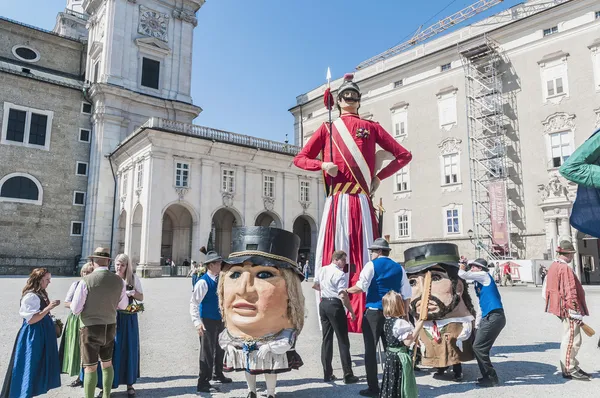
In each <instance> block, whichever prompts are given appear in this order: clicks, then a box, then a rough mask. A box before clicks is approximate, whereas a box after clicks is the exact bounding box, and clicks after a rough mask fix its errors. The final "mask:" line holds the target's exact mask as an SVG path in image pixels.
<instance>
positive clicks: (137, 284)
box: [133, 274, 144, 294]
mask: <svg viewBox="0 0 600 398" xmlns="http://www.w3.org/2000/svg"><path fill="white" fill-rule="evenodd" d="M133 289H134V290H135V291H136V292H138V293H140V294H144V289H142V280H141V279H140V278H139V277H138V276H137V274H133Z"/></svg>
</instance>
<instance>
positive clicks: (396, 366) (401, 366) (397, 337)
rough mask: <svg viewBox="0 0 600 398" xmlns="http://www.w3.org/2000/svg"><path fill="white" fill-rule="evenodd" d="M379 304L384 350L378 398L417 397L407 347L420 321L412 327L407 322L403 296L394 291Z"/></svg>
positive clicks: (419, 326)
mask: <svg viewBox="0 0 600 398" xmlns="http://www.w3.org/2000/svg"><path fill="white" fill-rule="evenodd" d="M382 304H383V315H384V316H385V323H384V324H383V334H384V337H385V341H386V343H387V348H386V350H385V354H386V355H385V368H384V370H383V380H382V381H381V389H380V390H379V398H417V396H418V395H419V394H418V389H417V381H416V379H415V373H414V369H413V363H412V358H411V355H410V351H409V349H408V347H409V346H410V345H411V344H412V342H413V341H414V340H415V337H416V336H418V334H419V332H420V330H421V328H422V327H423V321H418V322H417V324H416V326H415V327H413V325H412V324H410V323H409V322H408V321H407V320H406V318H405V317H406V310H405V308H404V300H403V299H402V295H401V294H399V293H396V292H395V291H393V290H390V291H389V292H388V293H387V294H386V295H385V296H383V299H382Z"/></svg>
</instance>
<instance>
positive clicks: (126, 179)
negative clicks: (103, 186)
mask: <svg viewBox="0 0 600 398" xmlns="http://www.w3.org/2000/svg"><path fill="white" fill-rule="evenodd" d="M128 183H129V171H125V172H123V190H122V191H121V195H127V188H128Z"/></svg>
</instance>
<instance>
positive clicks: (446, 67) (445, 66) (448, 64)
mask: <svg viewBox="0 0 600 398" xmlns="http://www.w3.org/2000/svg"><path fill="white" fill-rule="evenodd" d="M450 69H452V63H450V62H449V63H447V64H444V65H442V66H440V70H441V71H442V72H444V71H447V70H450Z"/></svg>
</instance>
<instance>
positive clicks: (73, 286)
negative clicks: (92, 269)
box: [65, 281, 80, 303]
mask: <svg viewBox="0 0 600 398" xmlns="http://www.w3.org/2000/svg"><path fill="white" fill-rule="evenodd" d="M79 282H80V281H76V282H73V283H72V284H71V287H70V288H69V291H68V292H67V297H66V298H65V303H70V302H71V301H73V296H74V295H75V289H77V285H78V284H79Z"/></svg>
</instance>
